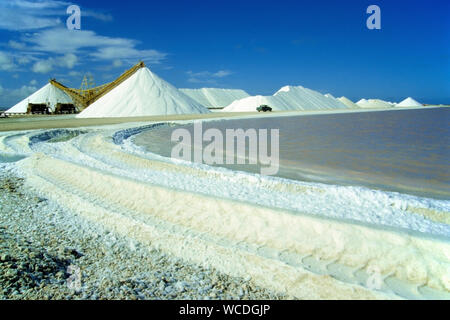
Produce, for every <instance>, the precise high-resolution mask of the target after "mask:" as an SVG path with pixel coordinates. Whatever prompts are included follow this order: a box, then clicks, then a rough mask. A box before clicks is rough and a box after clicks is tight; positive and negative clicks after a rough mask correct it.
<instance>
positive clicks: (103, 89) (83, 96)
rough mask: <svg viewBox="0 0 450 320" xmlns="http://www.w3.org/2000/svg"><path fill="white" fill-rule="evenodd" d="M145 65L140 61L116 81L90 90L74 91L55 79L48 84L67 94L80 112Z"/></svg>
mask: <svg viewBox="0 0 450 320" xmlns="http://www.w3.org/2000/svg"><path fill="white" fill-rule="evenodd" d="M144 67H145V64H144V62H143V61H140V62H139V63H138V64H136V65H135V66H133V67H132V68H130V69H128V70H127V71H125V72H124V73H123V74H122V75H121V76H120V77H118V78H117V79H116V80H114V81H112V82H109V83H106V84H103V85H101V86H98V87H95V88H90V89H83V88H82V89H74V88H68V87H66V86H65V85H63V84H61V83H59V82H58V81H56V80H55V79H51V80H50V83H51V84H52V85H54V86H55V87H56V88H58V89H61V90H62V91H64V92H65V93H67V94H68V95H69V96H70V97H71V98H72V100H73V102H74V104H75V105H76V106H77V107H78V108H79V109H80V111H82V110H84V109H86V108H87V107H88V106H89V105H91V104H92V103H93V102H94V101H96V100H98V99H99V98H100V97H102V96H103V95H105V94H107V93H108V92H110V91H111V90H112V89H114V88H115V87H117V86H118V85H119V84H121V83H122V82H124V81H125V80H127V79H128V78H129V77H131V76H132V75H133V74H134V73H135V72H136V71H138V70H139V69H141V68H144Z"/></svg>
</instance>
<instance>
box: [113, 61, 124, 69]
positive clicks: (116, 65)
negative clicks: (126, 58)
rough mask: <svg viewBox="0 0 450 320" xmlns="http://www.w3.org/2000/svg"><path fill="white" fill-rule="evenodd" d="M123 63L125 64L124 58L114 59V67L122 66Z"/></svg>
mask: <svg viewBox="0 0 450 320" xmlns="http://www.w3.org/2000/svg"><path fill="white" fill-rule="evenodd" d="M122 64H123V63H122V60H119V59H117V60H114V61H113V67H115V68H118V67H121V66H122Z"/></svg>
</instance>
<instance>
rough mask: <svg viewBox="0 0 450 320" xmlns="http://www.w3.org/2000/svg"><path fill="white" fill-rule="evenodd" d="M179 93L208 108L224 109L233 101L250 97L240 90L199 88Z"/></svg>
mask: <svg viewBox="0 0 450 320" xmlns="http://www.w3.org/2000/svg"><path fill="white" fill-rule="evenodd" d="M180 91H181V92H183V93H184V94H186V95H188V96H189V97H191V98H192V99H194V100H195V101H197V102H198V103H200V104H202V105H204V106H205V107H208V108H224V107H226V106H228V105H229V104H230V103H232V102H233V101H235V100H239V99H243V98H246V97H249V96H250V95H249V94H248V93H247V92H245V91H244V90H240V89H219V88H201V89H180Z"/></svg>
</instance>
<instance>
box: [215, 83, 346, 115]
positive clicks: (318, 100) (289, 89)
mask: <svg viewBox="0 0 450 320" xmlns="http://www.w3.org/2000/svg"><path fill="white" fill-rule="evenodd" d="M262 104H267V105H269V106H270V107H272V109H273V110H274V111H282V110H320V109H344V108H347V106H346V105H345V104H343V103H342V102H340V101H339V100H337V99H335V98H333V97H330V96H324V95H322V94H320V93H319V92H317V91H314V90H310V89H307V88H304V87H302V86H296V87H294V86H285V87H282V88H281V89H280V90H278V91H277V92H276V93H275V94H274V95H273V96H252V97H247V98H244V99H240V100H236V101H234V102H233V103H231V104H230V105H229V106H227V107H226V108H225V109H223V110H224V111H231V112H242V111H255V110H256V108H257V107H259V106H260V105H262Z"/></svg>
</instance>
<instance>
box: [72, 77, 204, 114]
mask: <svg viewBox="0 0 450 320" xmlns="http://www.w3.org/2000/svg"><path fill="white" fill-rule="evenodd" d="M207 112H210V111H209V110H208V109H206V108H205V107H204V106H202V105H201V104H199V103H198V102H196V101H194V100H193V99H191V98H190V97H188V96H187V95H185V94H184V93H183V92H181V91H179V90H178V89H177V88H175V87H174V86H172V85H171V84H169V83H168V82H166V81H164V80H163V79H161V78H160V77H158V76H157V75H156V74H154V73H153V72H151V71H150V70H149V69H148V68H141V69H139V70H138V71H136V73H135V74H133V75H132V76H131V77H130V78H128V79H127V80H125V81H124V82H122V83H121V84H119V85H118V86H117V87H116V88H114V89H113V90H112V91H110V92H108V93H107V94H106V95H104V96H103V97H101V98H100V99H98V100H97V101H95V102H94V103H93V104H91V105H90V106H89V107H87V108H86V109H85V110H84V111H83V112H81V113H80V114H79V115H78V116H77V118H104V117H139V116H153V115H168V114H189V113H207Z"/></svg>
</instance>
